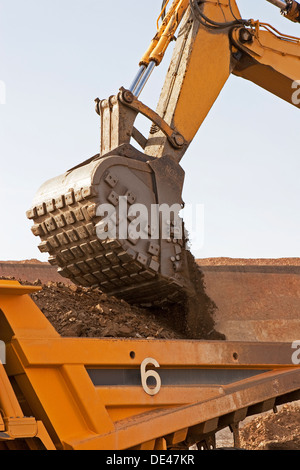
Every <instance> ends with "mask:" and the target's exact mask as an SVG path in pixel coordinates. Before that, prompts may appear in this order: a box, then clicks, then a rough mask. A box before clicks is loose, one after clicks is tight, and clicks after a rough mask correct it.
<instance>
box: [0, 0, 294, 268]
mask: <svg viewBox="0 0 300 470" xmlns="http://www.w3.org/2000/svg"><path fill="white" fill-rule="evenodd" d="M238 4H239V6H240V9H241V12H242V15H243V16H244V17H247V18H248V17H252V18H255V19H258V18H259V19H261V20H263V21H266V22H269V23H272V24H273V25H274V26H276V27H277V28H279V29H280V30H281V31H283V32H286V33H290V34H294V35H298V36H300V25H296V24H292V23H290V22H288V21H287V20H285V19H284V18H282V17H281V16H280V13H279V10H277V8H275V7H274V6H272V5H270V4H269V3H267V2H266V1H265V0H240V1H238ZM160 5H161V0H151V1H150V0H128V1H125V0H114V1H110V2H107V1H104V0H51V1H49V0H47V1H46V0H26V2H25V1H24V0H0V81H3V82H5V84H6V93H7V96H6V104H5V105H0V156H1V167H0V197H1V202H0V221H1V231H0V260H8V259H28V258H39V259H41V260H43V259H45V257H43V256H42V255H41V254H40V252H39V251H38V249H37V244H38V239H37V238H35V237H34V236H33V235H32V234H31V231H30V227H31V222H29V221H28V220H27V219H26V216H25V212H26V210H27V209H28V208H29V207H30V206H31V201H32V199H33V197H34V194H35V192H36V190H37V189H38V187H39V186H40V185H41V184H42V183H43V182H44V181H45V180H47V179H49V178H51V177H53V176H56V175H59V174H61V173H63V172H64V171H65V170H67V169H68V168H70V167H72V166H74V165H75V164H77V163H79V162H81V161H83V160H85V159H86V158H88V157H90V156H92V155H94V154H95V153H97V152H98V150H99V121H98V116H97V115H96V114H95V111H94V101H93V100H94V98H96V97H98V96H99V97H100V98H106V97H108V96H109V95H111V94H115V93H116V92H117V91H118V89H119V87H120V86H125V87H126V86H129V84H130V83H131V81H132V78H133V76H134V75H135V73H136V70H137V65H138V62H139V59H140V57H141V55H142V54H143V52H144V51H145V49H146V48H147V47H148V44H149V42H150V40H151V38H152V37H153V35H154V32H155V24H156V18H157V15H158V12H159V9H160ZM167 67H168V56H167V57H166V61H165V62H164V64H163V65H162V66H161V67H160V68H159V69H157V70H155V72H154V74H153V76H152V78H151V81H150V82H149V84H148V85H147V88H146V90H145V91H144V92H143V93H142V95H141V99H142V100H143V101H144V102H145V103H146V104H148V105H150V106H151V107H153V108H155V107H156V101H157V99H158V96H159V93H160V89H161V86H162V82H163V78H164V75H165V73H166V70H167ZM299 79H300V77H299ZM299 118H300V114H299V110H298V109H296V108H293V107H292V106H290V105H288V104H287V103H285V102H283V101H281V100H280V99H279V98H276V97H275V96H272V95H271V94H269V93H267V92H266V91H264V90H261V89H259V88H258V87H257V86H255V85H253V84H252V83H249V82H246V81H243V80H242V79H238V78H236V77H231V78H230V80H229V81H228V83H227V84H226V86H225V87H224V89H223V91H222V93H221V95H220V97H219V99H218V101H217V103H216V104H215V106H214V107H213V109H212V110H211V112H210V114H209V116H208V118H207V119H206V121H205V123H204V124H203V126H202V127H201V128H200V130H199V132H198V134H197V136H196V138H195V140H194V142H193V143H192V145H191V147H190V149H189V151H188V152H187V154H186V156H185V157H184V159H183V161H182V165H183V167H184V169H185V171H186V180H185V187H184V200H185V202H186V203H187V204H204V209H205V225H204V245H203V248H202V249H201V250H196V252H195V250H194V253H195V254H196V256H199V257H214V256H230V257H247V258H249V257H253V258H256V257H275V258H277V257H282V256H284V257H293V256H299V255H300V253H299V241H300V219H299V213H300V210H299V209H300V207H299V201H300V185H299V174H300V159H299ZM192 248H193V247H192Z"/></svg>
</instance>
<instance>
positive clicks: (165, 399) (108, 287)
mask: <svg viewBox="0 0 300 470" xmlns="http://www.w3.org/2000/svg"><path fill="white" fill-rule="evenodd" d="M268 1H269V2H270V3H272V4H273V5H274V6H276V7H278V8H279V9H280V11H281V14H282V15H283V16H285V17H286V18H287V19H289V20H291V21H293V22H295V23H299V22H300V4H299V3H298V2H296V1H294V0H268ZM175 39H176V41H175V47H174V52H173V56H172V59H171V63H170V66H169V69H168V72H167V75H166V79H165V83H164V85H163V88H162V91H161V95H160V99H159V102H158V105H157V109H156V111H154V110H152V109H150V108H149V107H148V106H147V105H146V104H144V103H143V102H141V101H140V100H139V96H140V94H141V92H142V90H143V88H144V86H145V85H146V83H147V81H148V79H149V77H150V75H151V73H152V72H153V70H154V69H155V67H157V66H158V65H159V64H160V63H161V61H162V60H163V57H164V54H165V52H166V50H167V48H168V46H169V45H170V43H171V42H173V41H174V40H175ZM231 74H234V75H236V76H238V77H241V78H244V79H246V80H250V81H251V82H254V83H255V84H257V85H259V86H260V87H262V88H264V89H266V90H267V91H269V92H271V93H273V94H274V95H276V96H278V97H280V98H282V99H283V100H285V101H287V102H289V103H290V104H291V105H293V106H296V107H300V100H299V83H300V82H299V80H300V39H299V38H297V37H294V36H291V35H286V34H282V33H280V32H279V31H278V30H276V29H275V28H274V27H272V26H271V25H270V24H267V23H262V22H260V21H255V20H252V19H243V18H242V17H241V15H240V12H239V9H238V5H237V3H236V1H235V0H217V1H212V0H173V1H172V2H171V1H170V0H164V1H163V4H162V10H161V13H160V15H159V18H158V22H157V32H156V34H155V36H154V38H153V39H152V41H151V43H150V46H149V48H148V49H147V51H146V53H145V54H144V56H143V57H142V58H141V60H140V63H139V69H138V72H137V74H136V76H135V78H134V80H133V82H132V84H131V85H130V86H129V87H128V88H124V87H121V88H120V89H119V91H118V93H117V94H116V95H113V96H110V97H109V98H108V99H103V100H100V99H96V101H95V104H96V112H97V113H98V115H99V116H100V127H101V139H100V140H101V146H100V152H99V153H98V154H97V155H95V156H93V157H91V158H90V159H89V160H87V161H85V162H83V163H81V164H79V165H77V166H75V167H74V168H72V169H70V170H68V171H67V172H66V173H65V174H63V175H61V176H59V177H56V178H54V179H51V180H49V181H47V182H46V183H45V184H43V185H42V186H41V188H40V189H39V190H38V192H37V194H36V196H35V199H34V201H33V204H32V207H31V208H30V209H29V211H28V212H27V217H28V218H29V219H30V220H32V221H33V224H34V225H33V227H32V232H33V234H34V235H36V236H39V237H40V238H41V243H40V245H39V249H40V251H41V252H42V253H49V255H50V258H49V262H50V263H51V264H52V265H55V266H57V267H58V271H59V272H60V274H61V275H62V276H64V277H66V278H68V279H70V280H71V281H72V282H73V283H74V284H78V285H81V286H86V287H88V286H92V287H97V288H100V290H101V291H103V292H106V293H108V294H110V295H115V296H117V297H120V298H122V299H124V300H126V301H128V302H130V303H134V304H141V305H144V304H145V305H150V306H153V305H154V306H155V305H158V306H161V305H164V304H172V303H178V302H180V301H181V299H182V296H185V295H193V292H194V285H193V276H192V275H191V267H190V264H191V263H190V259H189V249H188V246H189V245H188V233H187V231H186V230H185V227H184V223H183V220H182V219H181V217H180V210H181V209H182V207H183V205H184V203H183V201H182V197H181V193H182V187H183V182H184V172H183V170H182V168H181V166H180V161H181V159H182V157H183V156H184V155H185V152H186V151H187V150H188V148H189V145H190V143H191V142H192V140H193V139H194V137H195V135H196V133H197V131H198V129H199V127H200V126H201V124H202V123H203V121H204V119H205V118H206V116H207V114H208V112H209V111H210V109H211V108H212V106H213V104H214V102H215V101H216V99H217V97H218V95H219V94H220V92H221V90H222V88H223V87H224V84H225V83H226V81H227V80H228V79H229V77H230V75H231ZM139 114H142V115H144V116H145V117H146V118H148V120H149V127H150V130H149V135H148V137H145V136H144V135H143V134H142V133H141V132H140V131H139V130H138V129H137V128H136V127H135V121H136V118H137V116H138V115H139ZM134 141H135V142H137V143H138V148H137V146H136V145H135V144H134V143H133V142H134ZM40 289H41V288H40V287H38V286H28V285H22V284H21V283H19V282H17V281H11V280H0V346H1V347H0V449H12V450H15V449H26V450H28V449H35V450H41V449H43V450H45V449H47V450H54V449H58V450H71V449H72V450H93V449H94V450H96V449H104V450H122V449H126V450H131V451H133V450H135V451H136V450H151V451H152V452H154V451H158V450H160V451H162V450H163V451H166V450H169V451H170V450H176V451H177V450H181V451H186V452H188V451H189V450H190V449H191V446H196V448H197V449H214V448H215V447H216V434H217V433H218V431H220V430H222V429H224V428H226V427H228V426H229V427H230V429H231V431H232V433H233V436H234V444H235V446H236V447H239V434H238V426H239V423H240V422H241V421H243V420H244V419H245V418H247V417H248V416H253V415H255V414H259V413H263V412H265V411H268V410H272V409H273V410H274V411H276V409H277V406H279V405H282V404H284V403H287V402H291V401H295V400H299V399H300V369H299V363H300V361H299V357H298V356H299V354H298V353H299V338H295V342H293V344H289V343H284V342H280V338H279V339H278V341H277V342H262V343H260V342H243V341H241V342H240V341H233V342H232V341H223V340H222V341H214V340H213V341H206V340H201V341H198V340H192V339H188V340H172V341H170V340H159V339H151V338H149V339H145V340H144V339H130V338H128V339H124V338H122V339H118V338H113V339H112V338H81V337H78V338H77V337H76V338H73V337H69V338H63V337H61V336H60V335H59V334H58V333H57V331H56V330H55V328H54V327H53V326H52V325H51V324H50V322H49V321H48V319H47V318H46V317H45V315H44V314H43V313H42V312H41V311H40V310H39V308H38V306H37V305H36V304H35V302H34V301H33V299H32V298H31V294H32V293H33V292H36V291H38V290H40ZM295 334H296V332H295ZM1 351H2V354H1ZM3 351H5V354H4V353H3ZM178 455H179V454H178ZM180 455H182V454H180ZM114 458H115V455H114ZM147 458H148V457H146V455H145V457H143V461H146V460H147Z"/></svg>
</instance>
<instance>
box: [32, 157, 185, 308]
mask: <svg viewBox="0 0 300 470" xmlns="http://www.w3.org/2000/svg"><path fill="white" fill-rule="evenodd" d="M111 158H112V159H113V163H112V164H111V165H110V167H109V168H105V165H104V169H103V170H102V166H101V165H102V162H101V161H100V162H98V163H97V165H95V166H94V167H93V175H96V176H95V177H94V180H93V177H92V178H91V181H92V184H91V185H90V186H87V185H83V187H81V188H78V186H79V184H78V178H77V180H76V184H74V187H72V186H71V184H70V181H72V174H71V175H70V173H67V174H66V175H63V176H62V177H58V178H57V184H56V180H52V182H50V183H49V182H48V183H49V188H50V190H49V188H47V184H48V183H46V188H47V190H43V191H40V192H38V194H37V197H36V198H35V200H36V201H38V202H37V203H36V204H34V206H33V207H32V208H31V209H30V210H28V211H27V213H26V215H27V217H28V218H29V219H30V220H31V221H32V222H33V226H32V232H33V234H34V235H35V236H38V237H40V238H41V243H40V244H39V250H40V251H41V252H42V253H48V254H49V263H50V264H51V265H53V266H56V267H57V269H58V272H59V273H60V274H61V275H62V276H63V277H66V278H68V279H70V280H71V281H72V282H73V283H75V284H78V285H82V286H86V287H95V286H98V287H99V288H100V289H101V290H102V291H103V292H105V293H107V294H110V295H114V296H116V297H119V298H123V299H124V300H126V301H128V302H129V303H132V304H147V305H160V304H164V303H166V302H178V301H179V300H180V299H181V298H182V294H183V292H184V291H185V290H186V287H187V286H188V276H187V275H186V273H185V272H184V269H182V267H181V266H182V264H181V263H182V258H184V253H183V252H184V249H183V248H182V245H183V240H177V241H176V240H175V239H174V240H172V243H169V242H170V240H164V241H162V240H158V239H151V227H150V225H149V224H148V225H147V223H146V225H145V224H144V222H143V223H141V226H142V225H143V224H144V225H145V227H144V225H143V227H141V229H142V230H143V236H142V235H141V236H136V233H135V229H136V227H135V226H134V225H132V223H133V222H132V217H131V216H129V215H128V214H126V215H125V216H124V217H123V216H122V217H121V216H120V215H119V218H118V219H117V229H118V230H119V226H120V225H121V224H124V223H125V224H126V227H127V229H128V236H127V239H123V238H122V239H121V238H120V239H118V238H117V237H113V236H110V237H107V235H109V234H108V232H106V231H107V223H106V224H105V223H104V222H103V221H102V225H101V217H99V216H98V215H97V209H98V207H99V206H100V204H102V203H105V204H107V203H109V204H110V205H111V206H112V207H113V208H115V209H118V207H119V205H120V204H121V202H120V199H121V196H122V197H123V198H124V197H125V198H126V199H125V201H127V204H126V202H125V206H126V207H127V208H128V210H130V209H132V208H133V205H134V204H135V203H142V204H145V201H146V203H147V204H148V205H149V204H150V203H151V201H153V203H156V201H157V198H158V197H157V194H156V192H155V191H156V185H155V184H154V183H153V179H154V172H153V170H151V169H149V166H148V165H147V164H146V163H144V162H143V163H141V162H136V161H135V160H132V161H130V160H129V159H126V164H124V163H123V164H122V165H123V166H122V165H121V164H120V163H119V161H120V160H121V163H122V162H124V160H125V159H124V158H123V157H118V156H113V157H111ZM128 160H129V163H128ZM130 164H131V165H132V167H133V168H132V169H131V167H130ZM140 168H141V170H142V171H140ZM83 169H84V171H86V172H88V169H86V167H83ZM100 170H102V171H100ZM74 171H75V172H76V170H74ZM81 176H82V175H81V174H80V177H81ZM67 178H68V188H67V190H65V191H64V190H62V193H61V194H57V192H58V189H57V188H58V187H59V183H60V187H63V184H65V183H63V184H61V182H62V181H63V182H65V181H66V179H67ZM74 179H75V178H74ZM79 179H80V178H79ZM86 180H87V178H85V181H86ZM53 181H54V182H53ZM130 183H131V184H130ZM152 185H153V187H152ZM130 188H133V190H132V189H130ZM52 189H53V197H51V196H50V197H49V194H51V190H52ZM42 194H47V196H48V197H47V198H45V200H43V197H42ZM149 201H150V202H149ZM122 203H123V200H122ZM130 225H131V227H132V231H130V230H129V228H130V227H129V226H130ZM99 235H106V238H105V237H102V236H99ZM173 235H174V234H173ZM171 236H172V235H171ZM173 242H174V243H173ZM179 258H180V259H179ZM166 266H168V268H166Z"/></svg>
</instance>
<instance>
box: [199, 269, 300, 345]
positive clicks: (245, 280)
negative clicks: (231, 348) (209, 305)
mask: <svg viewBox="0 0 300 470" xmlns="http://www.w3.org/2000/svg"><path fill="white" fill-rule="evenodd" d="M200 269H201V271H202V272H203V273H204V282H205V285H206V292H207V294H208V295H209V297H210V298H211V299H212V301H213V302H214V303H215V304H216V307H217V308H216V310H215V315H214V319H215V323H216V329H217V330H218V331H220V332H221V333H223V334H225V336H226V339H227V340H229V341H231V340H233V341H279V342H280V341H281V342H282V341H289V342H292V341H295V340H298V339H299V338H300V319H299V311H300V300H299V292H300V271H299V267H298V266H285V265H281V266H253V265H252V266H247V265H244V266H229V265H227V266H201V265H200Z"/></svg>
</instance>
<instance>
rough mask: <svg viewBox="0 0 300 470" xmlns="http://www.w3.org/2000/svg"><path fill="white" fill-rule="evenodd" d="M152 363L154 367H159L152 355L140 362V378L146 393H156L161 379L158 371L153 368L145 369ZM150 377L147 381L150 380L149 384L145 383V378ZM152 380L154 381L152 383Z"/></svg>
mask: <svg viewBox="0 0 300 470" xmlns="http://www.w3.org/2000/svg"><path fill="white" fill-rule="evenodd" d="M148 365H152V366H154V367H160V365H159V364H158V362H157V361H156V360H155V359H153V358H152V357H147V358H146V359H144V360H143V362H142V364H141V379H142V386H143V389H144V390H145V392H146V393H148V395H156V394H157V393H158V392H159V391H160V388H161V379H160V376H159V375H158V373H157V372H156V371H155V370H153V369H149V370H147V366H148ZM149 378H150V380H149V382H150V381H151V382H152V383H151V385H150V384H149V385H148V383H147V380H148V379H149ZM153 382H154V383H153Z"/></svg>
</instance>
